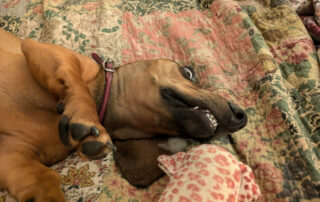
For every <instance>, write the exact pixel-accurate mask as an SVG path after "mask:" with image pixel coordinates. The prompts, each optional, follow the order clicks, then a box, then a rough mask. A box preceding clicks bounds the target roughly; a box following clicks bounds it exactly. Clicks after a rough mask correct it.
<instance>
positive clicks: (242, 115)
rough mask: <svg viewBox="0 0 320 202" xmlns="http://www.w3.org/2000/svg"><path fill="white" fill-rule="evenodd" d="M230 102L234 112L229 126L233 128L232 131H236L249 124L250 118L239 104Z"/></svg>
mask: <svg viewBox="0 0 320 202" xmlns="http://www.w3.org/2000/svg"><path fill="white" fill-rule="evenodd" d="M228 104H229V107H230V109H231V112H232V115H231V118H230V123H229V124H230V125H229V127H228V128H229V130H231V131H230V132H235V131H237V130H240V129H241V128H243V127H244V126H245V125H246V124H247V121H248V118H247V114H246V112H245V111H244V110H243V109H241V108H240V107H239V106H238V105H236V104H234V103H232V102H229V103H228Z"/></svg>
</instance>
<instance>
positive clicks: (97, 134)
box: [91, 126, 100, 138]
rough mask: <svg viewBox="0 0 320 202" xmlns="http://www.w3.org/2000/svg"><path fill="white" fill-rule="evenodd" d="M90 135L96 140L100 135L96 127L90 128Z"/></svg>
mask: <svg viewBox="0 0 320 202" xmlns="http://www.w3.org/2000/svg"><path fill="white" fill-rule="evenodd" d="M91 134H92V135H94V136H95V137H96V138H97V137H99V135H100V131H99V130H98V128H97V127H95V126H92V127H91Z"/></svg>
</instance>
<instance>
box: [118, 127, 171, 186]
mask: <svg viewBox="0 0 320 202" xmlns="http://www.w3.org/2000/svg"><path fill="white" fill-rule="evenodd" d="M121 132H127V130H121ZM133 133H136V134H133ZM141 133H143V132H141V131H134V130H133V129H131V130H130V134H123V135H124V136H126V137H127V138H128V139H127V140H124V139H123V138H121V140H113V143H114V144H115V145H116V147H117V151H116V152H115V153H114V157H115V161H116V164H117V165H118V166H119V168H120V171H121V174H122V176H123V177H124V178H125V179H126V180H128V182H129V183H130V184H132V185H135V186H137V187H146V186H148V185H150V184H151V183H152V182H154V181H155V180H156V179H158V178H159V177H161V176H162V175H163V172H162V170H161V169H160V168H159V167H158V162H157V158H158V156H159V155H161V154H169V152H168V151H166V150H164V149H161V148H160V147H159V146H158V145H159V144H160V143H161V142H163V141H164V140H163V138H152V139H135V138H136V137H138V136H139V135H141ZM117 135H118V136H121V134H119V132H117ZM129 136H132V137H133V138H134V139H129ZM146 136H148V135H145V136H144V137H142V138H145V137H146Z"/></svg>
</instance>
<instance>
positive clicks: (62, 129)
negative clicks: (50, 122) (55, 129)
mask: <svg viewBox="0 0 320 202" xmlns="http://www.w3.org/2000/svg"><path fill="white" fill-rule="evenodd" d="M69 121H70V120H69V118H68V117H67V116H66V115H63V116H62V117H61V118H60V121H59V138H60V140H61V142H62V143H63V144H64V145H65V146H70V140H69Z"/></svg>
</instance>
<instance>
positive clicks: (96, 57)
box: [91, 53, 103, 65]
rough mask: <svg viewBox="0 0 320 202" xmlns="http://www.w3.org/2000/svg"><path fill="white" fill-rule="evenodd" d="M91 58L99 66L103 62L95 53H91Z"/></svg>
mask: <svg viewBox="0 0 320 202" xmlns="http://www.w3.org/2000/svg"><path fill="white" fill-rule="evenodd" d="M91 57H92V58H93V59H94V60H95V61H96V62H97V63H98V64H99V65H101V64H102V62H103V60H102V59H101V57H100V56H99V55H98V54H97V53H92V54H91Z"/></svg>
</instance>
